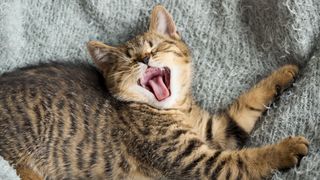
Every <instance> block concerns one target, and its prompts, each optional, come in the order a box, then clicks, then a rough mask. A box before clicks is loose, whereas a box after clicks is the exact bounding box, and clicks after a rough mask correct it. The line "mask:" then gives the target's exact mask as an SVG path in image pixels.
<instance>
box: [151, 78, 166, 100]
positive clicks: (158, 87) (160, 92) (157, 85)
mask: <svg viewBox="0 0 320 180" xmlns="http://www.w3.org/2000/svg"><path fill="white" fill-rule="evenodd" d="M149 85H150V86H151V88H152V90H153V93H154V95H155V96H156V98H157V99H158V101H161V100H163V99H165V98H167V97H169V96H170V93H169V90H168V88H167V86H166V85H165V84H164V82H163V79H162V77H161V76H156V77H154V78H152V79H150V80H149Z"/></svg>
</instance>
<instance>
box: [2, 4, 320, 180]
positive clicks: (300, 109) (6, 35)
mask: <svg viewBox="0 0 320 180" xmlns="http://www.w3.org/2000/svg"><path fill="white" fill-rule="evenodd" d="M159 3H161V4H163V5H164V6H165V7H166V8H167V9H168V10H169V11H170V12H171V13H172V14H173V17H174V19H175V21H176V24H177V26H178V30H179V31H180V33H181V34H182V36H183V37H184V40H185V41H186V42H187V43H188V44H189V45H190V47H191V49H192V51H193V59H194V69H195V71H194V81H193V92H194V95H195V98H196V100H197V101H198V102H199V104H201V105H202V106H203V107H204V108H206V109H208V110H209V111H211V112H215V111H216V110H217V109H220V108H225V107H226V106H227V105H228V104H230V103H231V102H232V101H233V100H234V99H235V98H236V97H237V96H238V95H239V94H240V93H241V92H242V91H244V90H247V89H248V88H250V87H251V86H252V85H254V84H255V83H257V82H258V81H259V80H260V79H262V78H263V77H265V76H266V75H268V74H269V73H270V72H271V71H272V70H274V69H276V68H278V67H280V66H281V65H283V64H286V63H298V64H300V65H301V67H302V71H301V75H300V77H299V78H298V79H297V81H296V83H295V84H294V87H293V88H291V89H289V90H288V91H286V92H285V93H284V94H283V96H281V98H280V99H279V101H277V102H276V103H274V104H273V105H271V106H270V108H269V110H268V111H267V113H266V114H265V115H264V116H263V117H262V118H261V120H260V121H259V123H258V124H257V127H256V130H255V131H254V132H253V135H252V138H251V140H250V142H248V144H247V146H259V145H263V144H268V143H274V142H277V141H278V140H280V139H282V138H284V137H287V136H289V135H303V136H305V137H307V138H308V139H309V140H310V141H311V146H310V153H309V155H308V156H307V157H305V158H304V159H303V160H302V163H301V165H300V167H298V168H294V169H291V170H290V171H289V172H286V173H281V172H275V175H274V176H273V178H274V179H290V180H292V179H319V178H320V121H319V119H320V116H319V115H320V110H319V109H320V42H319V39H318V37H320V36H319V35H320V33H319V32H320V1H319V0H211V1H210V0H190V1H186V0H172V1H170V0H169V1H160V0H159V1H145V0H126V1H124V0H123V1H121V0H100V1H98V0H77V1H76V0H74V1H72V0H70V1H64V0H55V1H53V0H38V1H37V0H1V1H0V47H1V48H0V73H2V72H5V71H9V70H12V69H14V68H16V67H21V66H25V65H27V64H34V63H37V62H39V61H42V62H46V61H49V60H54V61H90V58H89V56H88V53H87V51H86V47H85V43H86V42H87V41H88V40H89V39H98V40H101V41H104V42H106V43H109V44H111V45H115V44H119V43H121V42H124V41H126V40H128V39H130V38H131V37H133V36H135V35H137V34H138V33H141V32H143V31H145V30H146V29H147V26H148V17H149V13H150V10H151V9H152V7H153V6H154V5H156V4H159ZM4 85H5V84H1V86H4ZM0 159H1V158H0ZM0 166H1V167H0V179H13V177H14V171H12V174H8V171H7V166H8V164H7V163H6V162H4V161H3V160H0Z"/></svg>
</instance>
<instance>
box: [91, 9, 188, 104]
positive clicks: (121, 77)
mask: <svg viewBox="0 0 320 180" xmlns="http://www.w3.org/2000/svg"><path fill="white" fill-rule="evenodd" d="M88 49H89V52H90V54H91V56H92V58H93V60H94V62H95V64H96V65H97V67H98V68H99V69H100V70H101V71H102V72H103V76H104V78H105V79H106V86H107V88H108V89H109V90H110V92H111V93H112V94H113V95H114V96H115V97H116V98H118V99H121V100H125V101H138V102H144V103H148V104H150V105H152V106H155V107H158V108H173V107H175V106H176V105H177V103H179V102H181V101H183V100H184V99H185V97H186V96H187V95H188V94H189V93H190V84H191V56H190V51H189V49H188V47H187V45H186V44H185V43H184V42H183V41H182V40H181V37H180V35H179V34H178V33H177V31H176V26H175V23H174V21H173V19H172V16H171V15H170V14H169V13H168V12H167V11H166V9H165V8H164V7H162V6H156V7H155V8H154V9H153V11H152V14H151V17H150V27H149V30H148V31H147V32H145V33H144V34H142V35H139V36H136V37H135V38H133V39H132V40H129V41H128V42H126V43H124V44H122V45H120V46H117V47H112V46H108V45H106V44H104V43H101V42H98V41H90V42H89V43H88Z"/></svg>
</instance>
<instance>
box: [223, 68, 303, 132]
mask: <svg viewBox="0 0 320 180" xmlns="http://www.w3.org/2000/svg"><path fill="white" fill-rule="evenodd" d="M298 71H299V69H298V67H297V66H296V65H285V66H283V67H281V68H280V69H278V70H276V71H274V72H273V73H272V74H271V75H270V76H268V77H267V78H265V79H263V80H262V81H260V82H259V83H258V84H257V85H256V86H254V87H253V88H251V89H250V90H249V91H247V92H245V93H243V94H242V95H241V96H240V97H239V98H238V99H237V100H236V101H235V102H234V103H233V104H232V105H231V106H230V108H229V109H228V110H227V111H226V112H225V113H226V114H227V115H228V116H230V117H231V118H232V119H233V120H234V121H235V122H236V123H237V124H238V125H239V126H240V127H241V128H243V130H245V131H246V132H247V133H250V132H251V131H252V129H253V127H254V125H255V123H256V121H257V120H258V118H259V117H260V116H261V114H262V113H263V112H264V111H265V110H266V109H267V106H268V105H269V104H270V103H271V102H272V101H273V100H274V99H275V97H276V96H278V95H279V93H281V92H282V91H283V90H285V89H286V88H288V87H289V86H290V85H291V84H292V83H293V81H294V79H295V77H296V75H297V73H298Z"/></svg>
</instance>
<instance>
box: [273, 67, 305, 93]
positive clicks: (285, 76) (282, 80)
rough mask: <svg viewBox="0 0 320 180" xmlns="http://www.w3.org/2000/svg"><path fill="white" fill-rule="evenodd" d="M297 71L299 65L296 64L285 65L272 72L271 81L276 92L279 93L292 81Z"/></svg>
mask: <svg viewBox="0 0 320 180" xmlns="http://www.w3.org/2000/svg"><path fill="white" fill-rule="evenodd" d="M298 72H299V67H298V66H296V65H292V64H289V65H285V66H282V67H281V68H279V69H278V70H276V71H275V72H274V73H273V76H272V77H273V82H274V84H275V87H276V91H277V94H279V93H281V92H282V91H284V90H285V89H287V88H288V87H290V85H291V84H292V83H293V82H294V80H295V78H296V77H297V75H298Z"/></svg>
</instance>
